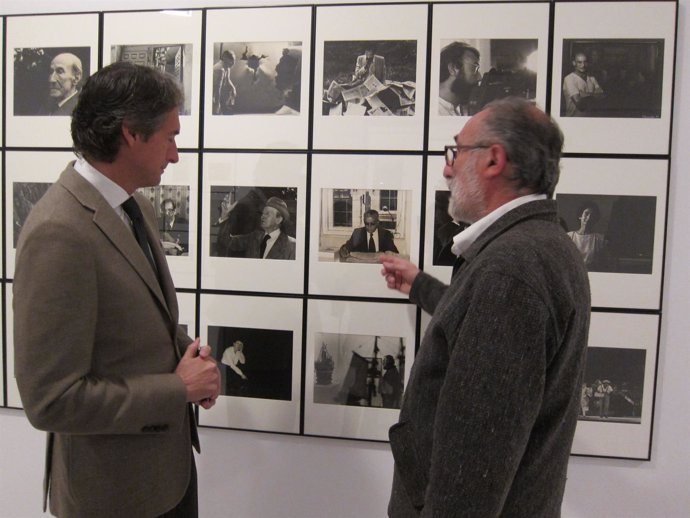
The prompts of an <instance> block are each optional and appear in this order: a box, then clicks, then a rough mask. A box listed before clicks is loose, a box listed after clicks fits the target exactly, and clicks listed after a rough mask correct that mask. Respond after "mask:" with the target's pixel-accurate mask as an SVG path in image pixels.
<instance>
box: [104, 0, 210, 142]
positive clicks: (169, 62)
mask: <svg viewBox="0 0 690 518" xmlns="http://www.w3.org/2000/svg"><path fill="white" fill-rule="evenodd" d="M201 18H202V12H201V11H200V10H180V11H155V12H154V11H152V12H137V13H132V12H130V13H105V15H104V29H103V63H104V64H105V65H108V64H110V63H114V62H116V61H129V62H131V63H136V64H138V65H145V66H149V67H152V68H156V69H158V70H161V71H163V72H167V73H169V74H171V75H172V76H174V77H175V78H176V79H177V80H178V82H179V84H180V85H181V86H182V89H183V91H184V95H185V100H184V104H183V105H182V106H180V128H181V130H180V134H179V135H178V136H177V139H176V140H177V145H178V146H179V147H183V148H184V147H191V148H194V147H197V146H198V142H199V95H200V89H199V82H200V79H199V77H200V67H201Z"/></svg>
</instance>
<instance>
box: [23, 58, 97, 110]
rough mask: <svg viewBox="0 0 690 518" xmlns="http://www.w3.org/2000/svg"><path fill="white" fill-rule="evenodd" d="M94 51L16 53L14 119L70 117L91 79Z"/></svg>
mask: <svg viewBox="0 0 690 518" xmlns="http://www.w3.org/2000/svg"><path fill="white" fill-rule="evenodd" d="M90 53H91V48H90V47H39V48H15V49H14V63H13V68H14V104H13V106H12V114H13V115H14V116H32V115H40V116H52V117H60V116H63V117H69V116H70V115H72V110H73V109H74V107H75V106H76V105H77V101H78V100H79V93H80V92H81V88H82V86H83V84H84V82H85V81H86V80H87V79H88V78H89V76H90V75H91V70H90Z"/></svg>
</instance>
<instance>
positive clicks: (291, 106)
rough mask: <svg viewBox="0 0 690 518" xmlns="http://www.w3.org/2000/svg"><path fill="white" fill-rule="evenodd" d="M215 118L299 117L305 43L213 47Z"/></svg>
mask: <svg viewBox="0 0 690 518" xmlns="http://www.w3.org/2000/svg"><path fill="white" fill-rule="evenodd" d="M212 81H213V84H212V97H211V103H212V113H213V115H241V114H244V115H251V114H274V115H297V114H299V112H300V110H301V84H302V42H301V41H271V42H219V43H214V44H213V76H212Z"/></svg>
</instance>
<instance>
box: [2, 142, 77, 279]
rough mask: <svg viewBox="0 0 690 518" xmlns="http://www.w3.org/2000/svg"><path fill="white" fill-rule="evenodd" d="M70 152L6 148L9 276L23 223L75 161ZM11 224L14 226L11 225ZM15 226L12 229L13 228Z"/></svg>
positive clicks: (6, 255) (11, 272)
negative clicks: (37, 151)
mask: <svg viewBox="0 0 690 518" xmlns="http://www.w3.org/2000/svg"><path fill="white" fill-rule="evenodd" d="M74 159H75V156H74V154H72V153H70V152H68V151H42V152H41V153H34V152H30V151H6V152H5V181H6V185H7V188H6V189H5V221H6V222H7V227H6V228H5V230H4V238H5V250H6V253H5V260H6V263H7V276H8V277H9V278H12V276H13V275H14V260H15V252H16V245H17V240H18V239H19V233H20V232H21V228H22V225H23V224H24V222H25V221H26V218H27V216H28V215H29V212H31V209H32V208H33V206H34V205H35V204H36V203H37V202H38V201H39V200H40V199H41V197H42V196H43V195H44V194H45V192H46V191H47V190H48V187H50V186H51V185H52V184H53V183H55V181H56V180H57V179H58V177H59V176H60V173H62V171H63V170H64V169H65V167H66V166H67V164H68V163H69V162H70V161H71V160H74ZM10 225H11V227H10ZM10 228H11V230H10Z"/></svg>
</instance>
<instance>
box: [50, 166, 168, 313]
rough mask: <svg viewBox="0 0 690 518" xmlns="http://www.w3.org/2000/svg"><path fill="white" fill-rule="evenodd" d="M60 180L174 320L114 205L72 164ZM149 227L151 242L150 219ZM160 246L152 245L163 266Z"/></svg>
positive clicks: (133, 238)
mask: <svg viewBox="0 0 690 518" xmlns="http://www.w3.org/2000/svg"><path fill="white" fill-rule="evenodd" d="M58 183H60V184H61V185H62V186H63V187H65V189H67V190H68V191H70V192H71V193H72V195H73V196H74V197H75V198H76V199H77V200H78V201H79V202H80V203H81V204H82V205H83V206H84V207H85V208H87V209H89V210H90V211H92V212H93V222H94V224H95V225H96V226H97V227H98V228H99V229H100V230H101V232H103V234H105V236H106V237H107V238H108V240H110V242H111V243H112V244H113V246H114V247H115V249H116V250H117V251H118V252H119V253H120V254H122V256H123V257H124V258H125V259H126V260H127V261H128V262H129V263H130V265H131V266H132V268H134V270H135V271H136V272H137V274H138V275H139V277H141V279H142V281H144V282H145V283H146V285H147V286H148V287H149V289H150V290H151V292H152V293H153V295H154V296H155V297H156V299H158V301H159V302H160V304H161V306H162V307H163V308H165V310H166V312H167V313H168V316H169V317H170V318H171V319H172V315H171V313H170V309H169V307H168V302H167V300H166V297H165V296H164V294H163V290H162V288H161V284H160V283H159V282H158V279H157V278H156V274H155V272H154V271H153V270H152V269H151V265H150V264H149V263H148V261H147V260H146V257H145V256H144V254H143V252H142V251H141V248H139V245H138V243H137V241H136V239H135V237H134V234H133V233H132V231H131V230H130V229H128V228H127V226H126V225H125V224H124V223H123V221H122V220H121V219H120V217H119V216H118V215H117V213H116V212H115V211H114V210H113V208H112V207H111V206H110V205H108V203H107V202H106V201H105V199H104V198H103V196H101V194H100V193H99V192H98V191H97V190H96V189H95V188H94V187H93V186H92V185H91V184H90V183H89V182H88V181H87V180H85V179H84V178H83V177H82V176H81V175H80V174H79V173H77V172H76V171H75V170H74V168H73V167H72V166H71V165H69V166H67V168H66V169H65V170H64V171H63V172H62V174H61V175H60V178H59V180H58ZM146 226H147V233H148V234H149V241H151V235H152V233H151V227H150V224H149V222H148V221H147V225H146ZM153 235H155V234H153ZM157 248H158V247H157V246H151V249H152V250H154V252H153V253H154V260H155V261H156V263H157V265H160V264H161V260H160V259H159V258H158V255H157V254H156V252H155V250H156V249H157ZM162 262H163V263H164V262H165V257H163V261H162ZM159 267H160V266H159ZM165 271H166V272H167V265H166V266H165ZM167 277H168V279H169V278H170V276H169V274H168V276H167ZM173 289H174V288H173Z"/></svg>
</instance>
